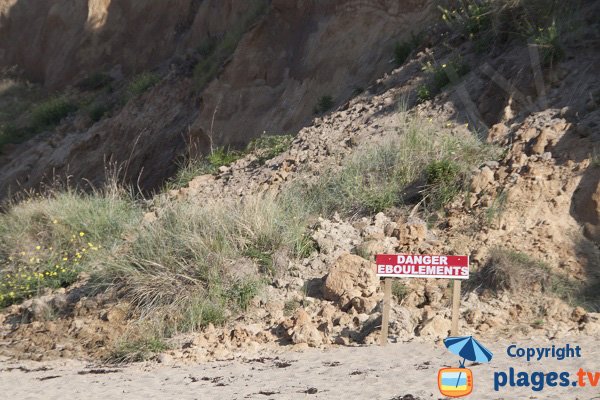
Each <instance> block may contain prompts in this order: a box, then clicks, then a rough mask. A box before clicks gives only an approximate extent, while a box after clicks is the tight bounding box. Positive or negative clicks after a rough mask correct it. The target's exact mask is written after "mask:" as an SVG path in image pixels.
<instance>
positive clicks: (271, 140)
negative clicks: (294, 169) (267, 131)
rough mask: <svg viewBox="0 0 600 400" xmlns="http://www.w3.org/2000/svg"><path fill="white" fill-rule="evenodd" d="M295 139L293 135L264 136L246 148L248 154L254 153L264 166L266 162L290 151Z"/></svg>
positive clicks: (254, 140)
mask: <svg viewBox="0 0 600 400" xmlns="http://www.w3.org/2000/svg"><path fill="white" fill-rule="evenodd" d="M293 139H294V137H293V136H292V135H263V136H260V137H258V138H256V139H252V140H251V141H250V143H249V144H248V146H247V147H246V152H247V153H254V154H255V155H256V156H257V157H258V163H259V164H264V163H265V161H267V160H270V159H272V158H273V157H276V156H278V155H279V154H281V153H283V152H284V151H286V150H288V149H289V148H290V145H291V144H292V140H293Z"/></svg>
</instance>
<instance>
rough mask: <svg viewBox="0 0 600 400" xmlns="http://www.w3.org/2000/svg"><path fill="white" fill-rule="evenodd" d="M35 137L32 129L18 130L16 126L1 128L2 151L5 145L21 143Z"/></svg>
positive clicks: (2, 126)
mask: <svg viewBox="0 0 600 400" xmlns="http://www.w3.org/2000/svg"><path fill="white" fill-rule="evenodd" d="M32 135H33V131H32V129H28V128H18V127H17V126H15V125H14V124H6V125H1V126H0V150H2V147H3V146H4V145H5V144H9V143H21V142H23V141H25V140H27V139H28V138H29V137H31V136H32Z"/></svg>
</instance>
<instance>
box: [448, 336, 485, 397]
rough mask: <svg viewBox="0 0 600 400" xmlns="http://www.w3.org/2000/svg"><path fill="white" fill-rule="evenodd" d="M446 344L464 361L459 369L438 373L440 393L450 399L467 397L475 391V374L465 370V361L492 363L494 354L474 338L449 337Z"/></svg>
mask: <svg viewBox="0 0 600 400" xmlns="http://www.w3.org/2000/svg"><path fill="white" fill-rule="evenodd" d="M444 344H445V345H446V347H447V348H448V350H450V352H452V353H454V354H456V355H457V356H459V357H460V358H462V360H461V361H460V366H459V367H458V368H442V369H441V370H440V371H439V372H438V386H439V389H440V392H441V393H442V394H443V395H445V396H449V397H463V396H467V395H469V394H471V392H472V391H473V373H472V371H471V370H470V369H468V368H465V361H467V360H469V361H473V362H479V363H484V362H490V361H491V360H492V356H493V354H492V352H491V351H489V350H488V349H486V348H485V346H483V345H482V344H481V343H479V342H478V341H477V340H475V338H473V336H461V337H449V338H447V339H445V340H444Z"/></svg>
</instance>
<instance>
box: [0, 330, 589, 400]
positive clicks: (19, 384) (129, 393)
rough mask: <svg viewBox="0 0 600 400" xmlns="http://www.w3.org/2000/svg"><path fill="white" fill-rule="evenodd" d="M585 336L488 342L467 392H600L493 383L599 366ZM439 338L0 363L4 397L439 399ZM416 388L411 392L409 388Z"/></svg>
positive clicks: (452, 362) (449, 358) (497, 395)
mask: <svg viewBox="0 0 600 400" xmlns="http://www.w3.org/2000/svg"><path fill="white" fill-rule="evenodd" d="M511 343H515V344H517V345H518V346H520V347H533V346H539V347H548V346H552V345H553V344H554V345H556V346H557V347H560V346H564V345H565V344H567V343H569V344H570V345H571V346H577V345H579V346H580V347H581V358H566V359H564V360H562V361H558V360H556V359H546V360H542V361H531V362H527V361H525V360H523V359H516V358H510V357H509V356H508V355H507V353H506V349H507V347H508V346H509V345H510V344H511ZM597 343H598V342H597V340H596V339H594V338H589V337H573V338H563V339H560V340H556V341H551V342H549V341H544V340H541V339H540V340H532V341H529V340H519V341H514V342H511V341H506V340H502V341H499V342H498V343H489V344H488V347H489V349H490V350H491V351H492V352H494V359H493V360H492V362H491V363H489V364H482V365H475V366H469V364H467V367H469V368H471V369H472V371H473V374H474V391H473V393H472V394H471V395H470V396H469V398H472V399H495V400H499V399H525V398H527V399H579V400H592V399H600V387H595V388H593V387H590V385H589V384H588V385H587V386H586V387H571V386H569V387H545V388H544V389H543V390H542V391H537V392H536V391H533V390H532V389H531V387H521V388H517V387H504V388H500V390H499V391H494V388H493V374H494V372H498V371H508V369H509V368H510V367H513V368H514V369H515V370H516V371H528V372H534V371H542V372H544V373H548V372H552V371H556V372H558V373H560V372H562V371H567V372H570V373H571V380H576V379H577V378H576V377H575V373H576V372H577V371H578V370H579V368H584V369H586V370H588V371H600V363H599V362H598V360H599V359H600V349H599V348H598V346H597ZM458 361H459V360H458V357H456V356H454V355H452V354H450V353H449V352H448V351H447V350H446V349H445V348H444V347H443V346H439V345H437V346H436V345H428V344H425V343H400V344H390V345H388V346H387V347H385V348H381V347H377V346H370V347H355V348H352V347H340V348H334V349H330V350H317V349H310V350H306V351H303V352H283V353H280V354H277V355H275V354H272V355H270V356H266V355H265V356H261V357H256V358H247V359H236V360H230V361H221V362H211V363H206V364H197V365H182V364H168V363H166V364H159V363H141V364H134V365H129V366H126V367H115V366H106V365H105V366H99V365H93V364H90V363H85V362H81V361H53V362H44V363H35V362H22V363H19V362H10V361H3V362H2V363H0V371H1V372H0V388H2V394H3V398H6V399H81V398H86V399H116V398H126V399H151V398H161V399H167V398H169V399H170V398H172V399H304V398H307V399H412V398H413V397H414V398H416V399H441V398H444V397H443V396H441V395H440V393H439V392H438V390H437V372H438V370H439V369H440V368H443V367H455V366H458ZM410 396H413V397H410Z"/></svg>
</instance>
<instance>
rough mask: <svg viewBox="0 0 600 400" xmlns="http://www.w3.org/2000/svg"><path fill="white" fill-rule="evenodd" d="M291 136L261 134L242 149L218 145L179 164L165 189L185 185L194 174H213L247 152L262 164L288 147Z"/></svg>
mask: <svg viewBox="0 0 600 400" xmlns="http://www.w3.org/2000/svg"><path fill="white" fill-rule="evenodd" d="M293 138H294V137H293V136H291V135H263V136H260V137H258V138H256V139H253V140H251V141H250V143H249V144H248V145H247V146H246V148H245V149H244V150H243V151H237V150H231V149H230V148H227V147H218V148H216V149H215V150H213V151H212V152H211V153H210V154H208V155H207V156H204V157H199V158H191V159H186V160H185V161H183V162H182V163H181V164H180V165H179V167H178V169H177V173H176V174H175V176H173V177H172V178H171V179H170V180H169V182H167V189H178V188H182V187H185V186H187V184H189V183H190V181H191V180H192V179H194V178H195V177H196V176H199V175H205V174H214V173H216V172H217V171H218V170H219V168H220V167H222V166H227V165H230V164H231V163H233V162H235V161H237V160H239V159H240V158H242V157H244V156H245V155H246V154H248V153H253V154H255V155H256V157H257V159H258V163H259V164H261V165H262V164H264V163H265V162H266V161H267V160H270V159H272V158H273V157H275V156H277V155H279V154H281V153H283V152H284V151H285V150H287V149H289V147H290V145H291V143H292V140H293Z"/></svg>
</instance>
